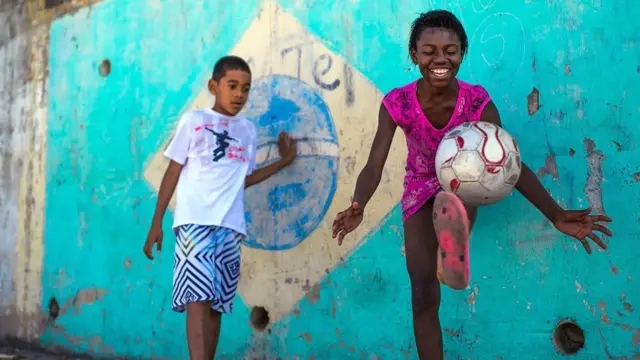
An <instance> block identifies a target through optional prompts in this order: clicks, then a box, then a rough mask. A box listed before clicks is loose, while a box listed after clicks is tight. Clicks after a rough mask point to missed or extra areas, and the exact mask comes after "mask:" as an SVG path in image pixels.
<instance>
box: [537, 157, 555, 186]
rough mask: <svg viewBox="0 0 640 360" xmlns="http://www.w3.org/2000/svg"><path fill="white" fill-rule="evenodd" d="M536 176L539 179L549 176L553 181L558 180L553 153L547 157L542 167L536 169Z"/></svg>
mask: <svg viewBox="0 0 640 360" xmlns="http://www.w3.org/2000/svg"><path fill="white" fill-rule="evenodd" d="M536 174H537V175H538V177H540V178H542V177H544V176H545V175H549V176H551V178H553V180H558V165H557V164H556V155H555V154H554V153H553V151H552V152H551V154H549V155H547V157H546V158H545V161H544V166H543V167H541V168H540V169H538V171H537V173H536Z"/></svg>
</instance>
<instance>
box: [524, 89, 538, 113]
mask: <svg viewBox="0 0 640 360" xmlns="http://www.w3.org/2000/svg"><path fill="white" fill-rule="evenodd" d="M539 109H540V91H538V89H536V88H533V90H531V93H530V94H529V95H528V96H527V111H528V112H529V116H533V114H535V113H536V112H538V110H539Z"/></svg>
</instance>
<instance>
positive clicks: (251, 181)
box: [244, 158, 293, 188]
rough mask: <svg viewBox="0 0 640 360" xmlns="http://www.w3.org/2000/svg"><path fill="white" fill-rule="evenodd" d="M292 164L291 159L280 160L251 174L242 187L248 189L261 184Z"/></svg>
mask: <svg viewBox="0 0 640 360" xmlns="http://www.w3.org/2000/svg"><path fill="white" fill-rule="evenodd" d="M292 162H293V158H291V159H285V158H281V159H278V161H276V162H274V163H271V164H269V165H267V166H265V167H262V168H260V169H256V170H254V171H253V172H252V173H251V175H249V176H247V178H246V180H245V182H244V187H245V188H248V187H249V186H253V185H255V184H259V183H261V182H263V181H264V180H266V179H268V178H270V177H271V176H272V175H273V174H275V173H277V172H278V171H280V170H282V169H284V168H285V167H287V166H289V165H291V163H292Z"/></svg>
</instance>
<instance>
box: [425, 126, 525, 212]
mask: <svg viewBox="0 0 640 360" xmlns="http://www.w3.org/2000/svg"><path fill="white" fill-rule="evenodd" d="M435 167H436V174H437V176H438V181H439V182H440V185H441V186H442V188H443V189H444V190H445V191H448V192H452V193H454V194H456V195H458V197H460V199H462V201H463V202H465V203H467V204H470V205H474V206H478V205H487V204H493V203H495V202H498V201H500V200H502V199H504V198H505V197H506V196H507V195H509V193H511V191H512V190H513V188H514V187H515V185H516V183H517V182H518V179H519V178H520V171H521V169H522V163H521V161H520V151H519V150H518V144H517V143H516V141H515V140H514V139H513V137H511V135H509V133H507V132H506V131H505V130H504V129H502V128H501V127H499V126H497V125H494V124H491V123H487V122H482V121H479V122H466V123H463V124H462V125H459V126H457V127H455V128H454V129H452V130H451V131H449V132H448V133H447V134H446V135H445V136H444V138H443V139H442V142H441V143H440V145H438V150H437V151H436V159H435Z"/></svg>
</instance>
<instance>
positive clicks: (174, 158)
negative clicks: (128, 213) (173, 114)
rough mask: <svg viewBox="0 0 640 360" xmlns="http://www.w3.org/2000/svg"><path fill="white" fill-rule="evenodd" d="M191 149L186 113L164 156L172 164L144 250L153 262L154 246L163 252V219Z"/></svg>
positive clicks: (159, 197)
mask: <svg viewBox="0 0 640 360" xmlns="http://www.w3.org/2000/svg"><path fill="white" fill-rule="evenodd" d="M190 147H191V132H190V122H189V113H186V114H184V115H183V116H182V117H181V118H180V121H179V122H178V127H177V130H176V133H175V135H174V137H173V139H171V141H170V142H169V145H168V146H167V149H166V150H165V151H164V155H165V156H166V157H168V158H169V159H170V162H169V166H167V170H166V171H165V172H164V175H163V176H162V181H161V182H160V189H159V190H158V200H157V201H156V210H155V212H154V214H153V220H152V222H151V228H150V229H149V234H148V235H147V240H146V241H145V243H144V248H143V252H144V254H145V255H146V256H147V257H148V258H149V259H151V260H153V246H154V245H156V248H157V251H158V252H160V251H161V250H162V219H163V218H164V213H165V212H166V211H167V206H169V202H170V201H171V197H172V196H173V192H174V191H175V189H176V185H177V184H178V178H179V177H180V172H181V171H182V167H183V166H184V165H185V164H186V163H187V156H188V154H189V149H190Z"/></svg>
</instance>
